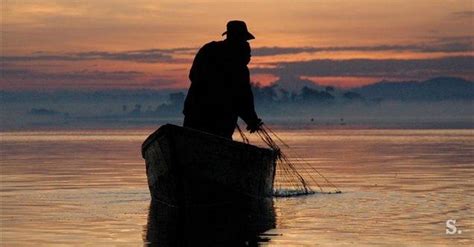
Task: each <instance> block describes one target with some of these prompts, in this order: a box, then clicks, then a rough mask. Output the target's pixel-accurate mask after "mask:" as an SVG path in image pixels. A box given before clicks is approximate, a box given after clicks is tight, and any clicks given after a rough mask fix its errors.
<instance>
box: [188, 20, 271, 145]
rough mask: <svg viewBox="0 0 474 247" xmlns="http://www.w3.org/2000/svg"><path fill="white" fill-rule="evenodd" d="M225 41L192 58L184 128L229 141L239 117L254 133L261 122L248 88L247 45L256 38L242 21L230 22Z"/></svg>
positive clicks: (248, 59) (213, 42)
mask: <svg viewBox="0 0 474 247" xmlns="http://www.w3.org/2000/svg"><path fill="white" fill-rule="evenodd" d="M222 35H227V37H226V39H225V40H222V41H212V42H210V43H207V44H205V45H204V46H203V47H202V48H201V49H200V50H199V52H198V53H197V54H196V57H195V58H194V62H193V65H192V67H191V71H190V73H189V79H190V80H191V86H190V87H189V90H188V95H187V96H186V100H185V102H184V110H183V113H184V123H183V126H184V127H189V128H193V129H197V130H201V131H205V132H208V133H212V134H215V135H219V136H223V137H225V138H229V139H232V134H233V133H234V129H235V127H236V126H237V119H238V117H240V118H242V119H243V120H244V121H245V123H247V130H249V131H250V132H251V133H253V132H255V131H257V130H258V129H259V128H260V126H261V125H262V120H261V119H259V118H258V116H257V113H256V112H255V106H254V100H253V94H252V90H251V87H250V73H249V69H248V67H247V64H248V63H249V62H250V56H251V55H250V52H251V51H250V45H249V43H248V42H247V40H251V39H254V38H255V37H254V36H253V35H252V34H251V33H249V32H248V30H247V25H246V24H245V22H243V21H237V20H234V21H229V22H228V23H227V31H226V32H224V33H223V34H222Z"/></svg>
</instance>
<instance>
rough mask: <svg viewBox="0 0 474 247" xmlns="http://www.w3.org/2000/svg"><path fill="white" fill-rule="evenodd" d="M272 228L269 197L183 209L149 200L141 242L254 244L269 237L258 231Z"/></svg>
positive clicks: (271, 202)
mask: <svg viewBox="0 0 474 247" xmlns="http://www.w3.org/2000/svg"><path fill="white" fill-rule="evenodd" d="M273 228H275V210H274V208H273V201H272V199H265V200H259V201H258V203H257V204H255V202H253V203H249V204H246V203H238V204H229V205H220V206H213V207H185V208H177V207H170V206H168V205H165V204H161V203H151V204H150V209H149V213H148V223H147V227H146V232H145V233H144V236H143V241H144V245H145V246H258V244H259V243H262V242H267V241H268V240H269V239H268V238H267V237H268V236H270V235H264V234H262V233H264V232H265V231H267V230H269V229H273ZM265 236H267V237H265Z"/></svg>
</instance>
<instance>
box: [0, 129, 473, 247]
mask: <svg viewBox="0 0 474 247" xmlns="http://www.w3.org/2000/svg"><path fill="white" fill-rule="evenodd" d="M152 131H153V129H151V128H150V129H136V130H97V131H80V130H78V131H54V132H51V131H45V132H4V133H1V134H0V137H1V156H2V157H1V161H0V165H1V188H0V192H1V208H0V209H1V215H0V220H1V243H2V245H4V246H19V245H22V246H23V245H38V244H40V245H41V244H42V245H44V246H52V245H71V244H73V245H94V246H96V245H100V246H111V245H112V246H114V245H115V246H138V245H143V244H146V243H147V242H148V241H153V238H151V239H150V233H153V232H152V231H151V228H150V225H152V222H148V218H149V207H150V205H149V202H150V197H149V193H148V188H147V185H146V177H145V168H144V161H143V160H142V158H141V156H140V145H141V142H142V141H143V140H144V138H145V137H146V136H147V135H148V134H149V133H150V132H152ZM278 132H279V133H280V135H281V137H282V138H283V139H284V140H286V141H287V142H288V143H289V144H290V145H291V146H293V147H294V148H295V150H296V152H297V153H299V154H300V156H301V157H302V158H304V159H305V160H306V161H307V162H309V163H310V164H311V165H312V166H314V167H317V168H318V169H319V170H320V171H321V172H323V174H325V175H326V176H327V177H329V178H330V179H331V181H333V182H334V183H336V184H337V185H338V186H339V187H340V189H341V190H342V191H343V193H342V194H332V195H326V194H316V195H311V196H304V197H297V198H278V199H274V201H273V210H274V213H275V225H276V228H275V229H271V230H269V231H267V232H265V233H264V234H262V235H261V241H262V243H261V245H264V246H267V245H268V246H291V245H295V246H315V245H337V246H354V245H387V246H400V245H415V246H419V245H426V246H433V245H439V246H445V245H466V246H469V245H470V246H472V245H473V244H474V240H473V238H474V233H473V230H474V211H473V209H472V205H473V202H474V157H473V151H474V131H473V130H395V129H393V130H367V129H324V130H323V129H311V130H304V131H302V130H298V131H295V130H279V131H278ZM254 141H255V140H254ZM153 212H155V211H152V213H153ZM155 213H156V212H155ZM161 213H163V214H166V212H161ZM449 219H455V220H456V227H457V229H458V230H461V233H460V234H454V235H447V234H446V221H447V220H449ZM197 227H199V226H197ZM156 234H164V233H163V231H161V232H160V231H158V232H157V233H156Z"/></svg>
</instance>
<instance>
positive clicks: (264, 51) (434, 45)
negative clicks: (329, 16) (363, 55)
mask: <svg viewBox="0 0 474 247" xmlns="http://www.w3.org/2000/svg"><path fill="white" fill-rule="evenodd" d="M472 41H473V37H456V38H452V39H450V38H444V39H437V40H436V41H434V42H431V43H429V44H413V45H375V46H332V47H257V48H254V49H252V55H253V56H276V55H286V54H297V53H304V52H308V53H314V52H349V51H356V52H357V51H359V52H379V51H398V52H423V53H425V52H426V53H429V52H446V53H451V52H471V51H473V50H474V49H473V42H472Z"/></svg>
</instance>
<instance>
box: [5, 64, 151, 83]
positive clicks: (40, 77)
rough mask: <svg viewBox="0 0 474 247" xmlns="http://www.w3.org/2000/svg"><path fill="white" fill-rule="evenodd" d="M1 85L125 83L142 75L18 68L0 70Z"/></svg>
mask: <svg viewBox="0 0 474 247" xmlns="http://www.w3.org/2000/svg"><path fill="white" fill-rule="evenodd" d="M0 73H1V74H2V79H1V80H0V82H2V83H1V84H4V83H9V82H18V81H25V82H26V83H30V82H45V81H58V80H60V81H127V80H133V79H136V78H139V77H140V76H142V75H143V73H142V72H138V71H98V70H81V71H70V72H55V73H52V72H41V71H35V70H28V69H18V68H1V69H0Z"/></svg>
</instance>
